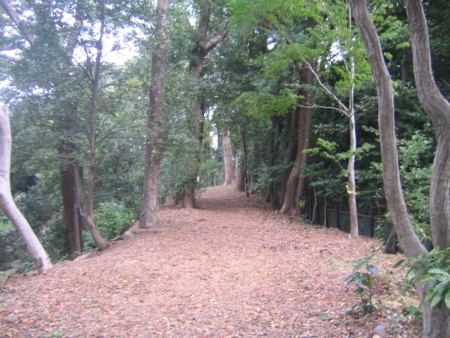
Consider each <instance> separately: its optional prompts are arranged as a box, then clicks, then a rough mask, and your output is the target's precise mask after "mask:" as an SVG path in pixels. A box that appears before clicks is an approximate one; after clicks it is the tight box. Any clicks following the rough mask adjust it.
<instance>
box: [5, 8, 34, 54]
mask: <svg viewBox="0 0 450 338" xmlns="http://www.w3.org/2000/svg"><path fill="white" fill-rule="evenodd" d="M0 5H1V6H2V7H3V9H4V10H5V12H6V14H8V16H9V17H10V19H11V20H12V21H13V22H14V24H15V25H16V26H17V28H18V29H19V31H20V33H21V34H22V35H23V36H24V38H25V39H26V40H27V41H28V43H29V44H30V45H33V44H34V43H35V41H36V39H35V37H34V35H33V34H31V33H30V32H29V30H28V28H26V27H25V25H24V23H23V21H22V20H21V19H20V17H19V15H18V14H17V12H16V10H15V9H14V8H13V7H12V6H11V3H10V2H9V1H8V0H0Z"/></svg>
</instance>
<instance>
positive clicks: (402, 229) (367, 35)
mask: <svg viewBox="0 0 450 338" xmlns="http://www.w3.org/2000/svg"><path fill="white" fill-rule="evenodd" d="M350 3H351V6H352V10H353V15H354V17H355V20H356V23H357V25H358V28H359V30H360V31H361V34H362V37H363V40H364V44H365V46H366V49H367V54H368V58H369V62H370V66H371V68H372V73H373V75H374V78H375V83H376V86H377V91H378V114H379V129H380V143H381V160H382V165H383V181H384V184H383V185H384V191H385V196H386V201H387V205H388V210H389V213H390V215H391V217H392V221H393V224H394V229H395V232H396V234H397V236H398V239H399V242H400V245H401V246H402V248H403V250H404V253H405V255H406V256H407V257H418V256H419V255H420V254H425V255H426V254H427V253H428V252H427V250H426V248H425V247H424V246H423V245H422V243H421V242H420V240H419V238H418V236H417V235H416V233H415V232H414V228H413V226H412V224H411V220H410V218H409V215H408V211H407V208H406V203H405V200H404V198H403V194H402V187H401V181H400V172H399V165H398V153H397V140H396V136H395V120H394V91H393V88H392V83H391V78H390V75H389V72H388V69H387V66H386V63H385V61H384V55H383V51H382V49H381V44H380V40H379V37H378V33H377V31H376V28H375V25H374V24H373V21H372V20H371V18H370V15H369V11H368V9H367V3H366V1H365V0H351V1H350ZM410 14H411V13H410ZM414 24H416V25H417V24H418V23H417V22H415V23H414ZM413 43H414V42H413ZM416 47H418V48H419V47H420V48H426V47H425V46H424V45H423V44H421V45H420V46H416ZM415 62H419V60H416V61H415ZM418 80H419V81H421V80H422V79H418ZM428 80H429V79H428ZM425 81H427V79H425ZM438 142H439V141H438ZM438 156H439V155H438V151H437V152H436V157H438ZM435 161H436V160H435ZM447 165H448V161H447ZM433 174H434V172H433ZM433 179H434V178H432V181H433ZM442 183H443V184H444V182H442ZM445 184H448V182H446V183H445ZM445 193H447V194H448V185H447V189H446V192H445ZM430 207H434V206H433V205H431V204H430ZM433 236H434V233H433ZM425 291H426V289H425V286H424V285H423V284H422V285H419V286H418V294H419V296H420V298H421V299H422V300H423V298H424V296H425ZM422 313H423V325H424V335H425V337H433V338H446V337H449V332H448V318H447V316H446V312H445V309H444V308H443V307H442V306H438V307H436V308H434V309H430V306H429V303H427V302H425V303H424V304H423V308H422Z"/></svg>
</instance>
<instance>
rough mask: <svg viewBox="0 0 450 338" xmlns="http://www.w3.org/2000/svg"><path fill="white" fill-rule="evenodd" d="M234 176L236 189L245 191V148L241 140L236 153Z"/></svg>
mask: <svg viewBox="0 0 450 338" xmlns="http://www.w3.org/2000/svg"><path fill="white" fill-rule="evenodd" d="M234 177H235V180H236V185H235V189H236V191H240V192H243V191H245V150H244V146H243V145H242V142H241V145H240V147H239V148H238V150H237V154H236V171H235V173H234Z"/></svg>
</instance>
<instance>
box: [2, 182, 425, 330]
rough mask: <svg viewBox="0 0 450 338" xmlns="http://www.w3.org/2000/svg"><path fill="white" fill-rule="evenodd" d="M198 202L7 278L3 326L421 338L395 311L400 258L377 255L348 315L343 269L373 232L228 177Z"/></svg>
mask: <svg viewBox="0 0 450 338" xmlns="http://www.w3.org/2000/svg"><path fill="white" fill-rule="evenodd" d="M198 204H199V208H198V209H195V210H185V209H179V208H165V209H163V210H161V211H160V224H159V225H158V227H159V228H162V229H167V231H158V232H147V233H143V234H139V235H137V236H135V237H133V238H129V239H127V240H124V241H120V242H117V243H116V244H115V245H113V246H112V247H111V248H110V249H108V250H106V251H105V252H101V253H95V254H91V255H89V256H88V257H87V258H86V259H83V260H79V261H72V262H64V263H60V264H57V265H56V266H55V268H54V269H53V270H51V271H49V272H48V273H47V274H45V275H37V274H35V273H28V274H24V275H21V276H15V277H12V278H10V279H9V280H8V282H7V283H6V286H5V287H4V288H3V289H2V290H1V291H0V292H1V293H0V296H1V298H0V299H2V301H1V302H0V336H1V337H45V336H47V337H158V336H163V337H250V336H269V337H358V336H361V337H369V336H371V335H373V334H374V330H375V329H376V328H379V327H381V326H382V327H383V328H384V329H385V330H384V331H383V332H389V333H387V334H388V336H390V337H420V330H419V328H418V327H417V326H413V325H412V324H411V320H410V318H409V317H408V316H407V314H405V313H404V312H403V309H404V308H407V307H408V306H409V305H411V304H410V303H409V302H411V298H407V297H405V296H403V295H402V292H401V291H402V290H401V285H400V284H399V283H397V284H395V283H391V282H390V279H392V278H397V279H398V278H399V273H398V272H397V271H396V272H395V274H393V273H392V271H393V269H392V265H393V264H394V263H395V262H396V261H398V260H399V259H400V257H398V256H397V257H395V256H392V255H385V254H383V253H376V256H377V257H379V260H377V261H375V262H374V264H375V265H376V266H378V267H379V268H380V271H381V275H382V277H381V279H380V281H382V282H380V285H379V286H377V289H376V292H378V293H377V294H375V296H374V297H375V301H376V302H378V303H377V304H376V305H377V308H378V309H379V310H377V312H376V313H374V314H372V315H371V316H366V317H363V316H355V315H346V314H345V313H346V312H347V311H348V310H350V309H351V308H352V307H353V305H355V304H357V303H358V302H359V299H358V297H357V296H356V295H355V293H354V292H353V289H352V288H351V287H350V288H349V289H347V286H346V282H345V278H346V277H348V276H349V275H350V274H351V273H352V272H353V271H352V269H353V263H354V261H355V260H357V259H360V258H362V257H365V256H368V255H370V254H372V252H371V248H373V247H377V243H376V241H375V240H373V239H368V238H359V239H356V240H351V239H349V236H348V234H346V233H342V232H340V231H339V230H336V229H327V228H322V227H313V226H310V225H305V224H302V223H301V222H300V221H295V220H292V218H291V219H290V218H289V217H285V216H283V215H279V214H276V213H275V212H274V211H273V210H269V209H268V208H267V206H266V205H265V204H264V203H263V202H262V199H261V198H259V197H257V196H254V195H252V196H251V198H250V199H246V198H245V195H244V194H242V193H237V192H234V191H233V190H232V188H230V187H215V188H209V189H207V190H206V192H204V193H203V194H202V195H201V197H200V199H199V203H198ZM388 272H389V273H388ZM383 274H384V275H383ZM413 301H414V302H416V301H415V300H413ZM414 305H417V304H414ZM386 323H387V325H385V324H386ZM387 326H388V327H387Z"/></svg>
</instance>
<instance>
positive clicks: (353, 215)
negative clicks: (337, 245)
mask: <svg viewBox="0 0 450 338" xmlns="http://www.w3.org/2000/svg"><path fill="white" fill-rule="evenodd" d="M349 22H350V29H351V25H352V24H351V8H350V9H349ZM355 72H356V71H355V61H354V59H353V58H352V60H351V61H350V78H351V85H350V89H349V104H348V111H347V112H346V115H347V117H348V120H349V124H350V126H349V132H350V147H349V148H350V152H351V153H352V155H350V158H349V159H348V164H347V182H348V189H347V190H348V191H347V193H348V207H349V210H350V235H351V237H352V238H356V237H358V236H359V222H358V206H357V203H356V175H355V163H356V155H355V151H356V149H357V148H358V141H357V138H356V111H355V85H354V83H355Z"/></svg>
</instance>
